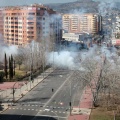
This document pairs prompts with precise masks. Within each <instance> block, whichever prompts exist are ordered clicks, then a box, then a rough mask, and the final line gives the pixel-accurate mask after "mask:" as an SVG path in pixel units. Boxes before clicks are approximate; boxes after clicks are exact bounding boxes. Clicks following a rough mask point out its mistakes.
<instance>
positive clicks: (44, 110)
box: [8, 107, 67, 114]
mask: <svg viewBox="0 0 120 120" xmlns="http://www.w3.org/2000/svg"><path fill="white" fill-rule="evenodd" d="M8 109H9V110H22V111H23V110H24V111H37V112H56V113H63V114H67V111H60V110H50V111H46V109H43V110H42V109H37V108H19V107H9V108H8Z"/></svg>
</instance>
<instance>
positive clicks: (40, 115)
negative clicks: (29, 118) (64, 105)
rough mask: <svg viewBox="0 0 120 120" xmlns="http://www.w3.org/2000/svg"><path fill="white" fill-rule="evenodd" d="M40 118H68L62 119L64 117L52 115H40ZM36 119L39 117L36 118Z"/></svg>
mask: <svg viewBox="0 0 120 120" xmlns="http://www.w3.org/2000/svg"><path fill="white" fill-rule="evenodd" d="M40 116H45V117H55V118H63V119H66V118H67V117H62V116H53V115H52V116H51V115H40ZM35 117H36V118H37V117H39V116H35Z"/></svg>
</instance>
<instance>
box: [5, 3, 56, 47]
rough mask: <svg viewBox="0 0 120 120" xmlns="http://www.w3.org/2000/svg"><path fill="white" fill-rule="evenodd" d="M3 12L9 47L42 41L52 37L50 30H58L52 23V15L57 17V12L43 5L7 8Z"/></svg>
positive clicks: (6, 41)
mask: <svg viewBox="0 0 120 120" xmlns="http://www.w3.org/2000/svg"><path fill="white" fill-rule="evenodd" d="M3 12H4V27H3V29H4V31H3V33H4V41H5V43H7V44H9V45H11V44H14V45H19V46H23V45H25V44H26V43H28V42H30V41H32V40H36V41H40V40H41V39H42V38H43V37H47V36H49V37H50V36H51V32H50V29H54V28H56V26H52V25H51V24H53V23H52V22H51V21H50V18H51V16H52V15H57V13H56V11H54V10H52V9H50V8H48V7H45V6H43V5H39V4H33V5H31V6H16V7H5V8H4V10H3ZM55 25H57V24H55ZM51 26H52V27H51ZM55 32H56V31H55ZM55 32H54V33H55ZM55 34H56V33H55Z"/></svg>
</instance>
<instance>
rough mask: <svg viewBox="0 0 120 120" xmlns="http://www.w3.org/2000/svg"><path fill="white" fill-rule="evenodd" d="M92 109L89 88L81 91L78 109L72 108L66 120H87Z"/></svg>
mask: <svg viewBox="0 0 120 120" xmlns="http://www.w3.org/2000/svg"><path fill="white" fill-rule="evenodd" d="M91 108H92V93H91V90H90V88H89V87H86V88H85V90H84V91H83V95H82V99H81V101H80V106H79V107H73V110H72V113H71V115H70V116H69V117H68V120H89V116H90V113H91Z"/></svg>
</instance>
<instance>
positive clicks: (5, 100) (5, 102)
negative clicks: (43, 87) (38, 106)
mask: <svg viewBox="0 0 120 120" xmlns="http://www.w3.org/2000/svg"><path fill="white" fill-rule="evenodd" d="M52 72H53V68H49V69H47V70H46V71H45V72H44V73H42V74H41V75H39V76H38V77H37V78H35V79H34V80H33V81H28V82H26V81H22V82H17V83H15V82H11V84H8V85H6V84H7V83H6V84H3V85H2V87H0V99H1V101H2V104H1V107H2V110H1V109H0V113H1V112H3V111H5V110H6V109H7V108H8V107H9V105H12V104H13V86H14V88H15V93H14V96H15V97H14V98H15V101H17V100H19V99H20V98H22V97H23V96H24V95H25V94H26V93H28V92H29V91H30V90H32V89H33V88H34V87H35V86H36V85H37V84H39V83H40V82H42V81H43V80H44V79H45V78H46V77H47V76H48V75H49V74H50V73H52ZM6 86H7V87H6ZM2 88H3V89H2Z"/></svg>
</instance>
